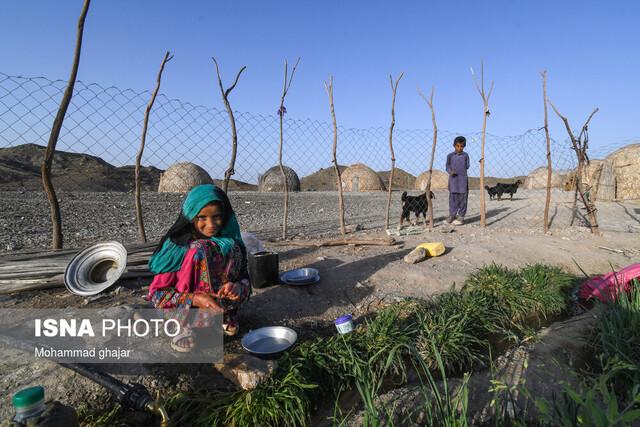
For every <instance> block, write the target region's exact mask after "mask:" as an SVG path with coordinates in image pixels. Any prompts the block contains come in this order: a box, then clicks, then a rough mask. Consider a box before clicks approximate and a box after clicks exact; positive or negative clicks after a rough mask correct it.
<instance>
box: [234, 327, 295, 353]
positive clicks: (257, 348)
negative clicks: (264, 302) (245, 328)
mask: <svg viewBox="0 0 640 427" xmlns="http://www.w3.org/2000/svg"><path fill="white" fill-rule="evenodd" d="M297 340H298V334H297V333H296V331H294V330H293V329H290V328H287V327H285V326H267V327H264V328H260V329H256V330H255V331H250V332H249V333H248V334H247V335H245V336H244V337H242V342H241V344H242V347H243V348H244V349H245V350H247V351H248V352H249V353H252V354H255V355H260V356H269V355H274V354H278V353H282V352H283V351H285V350H286V349H288V348H289V347H291V346H292V345H293V344H295V342H296V341H297Z"/></svg>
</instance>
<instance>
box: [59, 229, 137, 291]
mask: <svg viewBox="0 0 640 427" xmlns="http://www.w3.org/2000/svg"><path fill="white" fill-rule="evenodd" d="M126 267H127V250H126V249H125V247H124V246H122V245H121V244H120V243H119V242H103V243H98V244H96V245H93V246H91V247H88V248H87V249H84V250H83V251H81V252H79V253H78V254H76V255H75V256H74V257H73V259H71V261H70V262H69V264H67V268H66V269H65V271H64V285H65V286H66V287H67V289H68V290H69V291H70V292H73V293H74V294H76V295H81V296H89V295H96V294H99V293H100V292H102V291H104V290H105V289H107V288H109V287H110V286H113V284H115V283H116V282H117V281H118V279H119V278H120V276H122V274H123V273H124V270H125V269H126Z"/></svg>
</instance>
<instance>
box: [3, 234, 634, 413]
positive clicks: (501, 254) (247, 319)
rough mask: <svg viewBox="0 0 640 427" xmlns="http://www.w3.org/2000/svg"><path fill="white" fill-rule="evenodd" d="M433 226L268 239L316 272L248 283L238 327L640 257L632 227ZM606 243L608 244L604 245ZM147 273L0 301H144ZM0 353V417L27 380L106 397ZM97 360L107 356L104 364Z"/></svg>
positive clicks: (202, 379) (175, 385)
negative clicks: (546, 267) (438, 252)
mask: <svg viewBox="0 0 640 427" xmlns="http://www.w3.org/2000/svg"><path fill="white" fill-rule="evenodd" d="M443 228H444V227H442V226H438V227H436V228H435V229H434V231H432V232H424V233H423V234H420V235H415V236H410V237H406V238H405V237H403V238H401V239H400V240H401V243H400V244H399V245H397V246H394V247H372V246H367V247H365V246H359V247H352V246H342V247H331V248H329V247H327V248H317V247H287V246H281V244H278V245H276V244H271V246H270V244H269V243H268V242H267V243H266V246H267V248H269V249H272V250H275V251H277V252H279V254H280V259H281V262H280V267H281V270H287V269H290V268H295V267H303V266H307V267H315V268H317V269H318V270H319V271H320V274H321V278H322V279H321V281H320V282H319V283H317V284H315V285H312V286H307V287H287V286H271V287H267V288H263V289H255V290H254V294H253V295H252V297H251V299H250V300H249V301H248V302H247V303H246V305H245V306H244V308H243V310H242V313H241V325H242V329H243V332H246V331H248V330H250V329H255V328H258V327H261V326H267V325H287V326H290V327H292V328H294V329H295V330H297V331H298V333H299V334H300V336H301V338H302V339H304V338H307V337H311V336H313V335H317V334H318V333H320V334H322V333H324V334H326V333H335V331H334V330H333V326H332V321H333V319H335V318H336V317H338V316H339V315H342V314H344V313H352V314H354V316H355V317H356V318H358V317H361V316H362V315H364V314H366V313H367V312H371V311H375V310H376V308H377V307H379V305H380V304H383V303H385V302H389V301H393V300H394V299H399V298H403V297H418V298H429V297H431V296H433V295H436V294H438V293H441V292H443V291H446V290H448V289H449V288H450V287H451V286H452V285H453V284H455V283H458V284H460V283H462V282H463V281H464V278H465V277H466V276H467V275H468V274H469V273H471V272H473V271H474V270H475V269H477V268H478V267H481V266H482V265H484V264H487V263H492V262H496V263H499V264H503V265H506V266H509V267H517V266H522V265H525V264H530V263H535V262H545V263H550V264H553V265H558V266H561V267H563V268H565V269H566V270H568V271H571V272H573V273H575V274H580V270H579V268H578V267H577V265H579V266H580V267H581V268H582V269H584V270H585V271H586V272H587V273H588V274H589V275H595V274H600V273H604V272H607V271H609V270H610V269H611V267H612V266H613V268H619V267H622V266H625V265H628V264H631V263H633V262H640V236H639V235H638V234H634V233H624V232H604V233H602V234H601V235H599V236H594V235H592V234H591V233H590V232H589V230H588V229H586V228H584V227H573V228H565V229H562V230H557V231H555V232H553V233H552V234H551V235H543V234H542V233H540V232H539V231H535V230H526V231H524V230H516V229H506V228H505V229H496V228H495V227H494V228H487V229H481V228H480V227H479V226H478V225H477V224H476V223H471V224H468V225H465V226H462V227H457V228H456V229H455V230H454V231H453V232H451V233H443V232H442V231H441V230H442V229H443ZM357 235H358V236H359V237H362V238H373V237H382V234H381V233H379V232H373V231H363V232H358V233H357ZM425 241H443V242H444V243H445V245H446V247H447V251H446V252H445V254H444V255H442V256H440V257H436V258H430V259H427V260H426V261H423V262H421V263H419V264H415V265H408V264H406V263H404V261H403V257H404V255H406V254H407V253H408V252H409V251H410V250H411V249H413V248H414V247H415V246H416V245H417V244H418V243H421V242H425ZM604 248H607V249H604ZM147 285H148V282H145V281H142V280H138V281H137V282H130V283H125V284H123V286H122V287H116V288H115V289H114V290H111V291H110V292H107V293H106V294H105V296H104V297H103V298H100V299H97V300H95V301H91V302H88V303H87V301H86V300H85V298H83V297H79V296H75V295H72V294H69V293H68V292H67V291H66V290H64V289H52V290H46V291H36V292H26V293H20V294H16V295H11V296H1V297H0V307H11V308H19V307H21V308H27V307H39V308H45V307H47V308H52V307H68V306H77V307H86V308H90V307H96V306H116V305H122V304H144V303H145V301H144V300H143V299H142V296H143V295H144V294H145V292H146V286H147ZM241 335H242V333H241V334H240V336H239V337H236V338H234V339H231V340H229V341H228V342H227V343H226V344H225V351H240V350H239V340H240V337H241ZM0 348H1V351H0V352H1V353H2V354H1V355H0V356H1V357H0V361H1V362H0V390H1V391H0V402H1V405H0V417H4V416H7V415H8V414H9V413H10V396H11V394H12V393H14V392H15V391H17V390H18V389H21V388H23V387H26V386H30V385H35V384H42V385H44V386H45V387H46V389H47V395H48V396H49V397H50V398H54V399H59V400H60V401H62V402H66V403H70V404H73V405H76V406H78V405H81V404H86V405H89V406H91V407H94V408H95V407H98V408H99V407H104V406H106V405H107V404H108V403H109V401H110V397H109V396H108V395H107V393H106V392H104V390H101V389H100V388H99V387H97V386H95V385H94V384H91V383H90V382H89V381H87V380H85V379H84V378H81V377H79V376H77V375H76V374H74V373H72V372H71V371H69V370H67V369H65V368H62V367H59V366H57V365H55V364H53V363H50V362H34V361H33V359H31V358H29V357H24V355H23V354H22V353H21V352H19V351H17V350H14V349H11V348H9V347H8V346H6V345H4V344H3V345H2V347H0ZM103 367H104V366H103ZM107 370H108V371H110V372H112V373H113V374H115V375H116V376H117V377H119V378H122V379H124V380H126V381H139V382H142V383H143V384H145V385H146V386H148V387H149V388H150V389H151V390H152V391H153V392H155V391H157V390H160V391H162V392H163V393H166V392H170V391H171V392H173V391H176V390H190V389H203V388H213V389H225V388H229V387H231V385H230V384H229V383H228V382H226V380H224V379H223V378H222V377H221V376H220V375H219V374H218V373H217V371H215V369H214V368H213V367H212V366H209V365H176V366H171V367H169V368H167V367H164V368H163V367H159V366H125V367H123V366H122V365H121V366H113V367H109V368H108V369H107Z"/></svg>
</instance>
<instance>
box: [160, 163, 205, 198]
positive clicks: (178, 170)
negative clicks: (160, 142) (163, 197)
mask: <svg viewBox="0 0 640 427" xmlns="http://www.w3.org/2000/svg"><path fill="white" fill-rule="evenodd" d="M200 184H213V180H212V179H211V176H209V174H208V173H207V171H205V170H204V169H202V168H201V167H200V166H198V165H196V164H194V163H189V162H183V163H176V164H175V165H171V166H170V167H169V168H168V169H167V170H166V171H164V172H163V173H162V174H161V175H160V184H159V185H158V192H159V193H186V192H188V191H190V190H191V189H192V188H193V187H195V186H196V185H200Z"/></svg>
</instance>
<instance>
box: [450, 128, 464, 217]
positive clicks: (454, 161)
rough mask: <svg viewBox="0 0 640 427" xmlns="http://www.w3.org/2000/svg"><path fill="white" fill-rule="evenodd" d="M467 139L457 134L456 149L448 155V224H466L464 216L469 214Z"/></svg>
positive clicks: (454, 144) (454, 141)
mask: <svg viewBox="0 0 640 427" xmlns="http://www.w3.org/2000/svg"><path fill="white" fill-rule="evenodd" d="M466 146H467V139H466V138H465V137H464V136H456V138H455V139H454V140H453V147H454V149H455V151H454V152H453V153H449V154H448V155H447V165H446V170H447V173H448V174H449V217H448V218H447V219H446V220H445V222H446V223H447V224H451V223H453V225H462V224H464V216H465V215H466V214H467V199H468V197H469V179H468V177H467V169H469V155H468V154H467V153H465V152H464V148H465V147H466Z"/></svg>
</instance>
